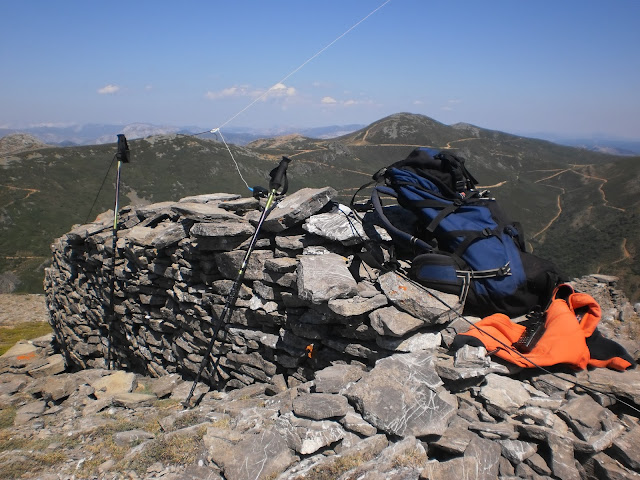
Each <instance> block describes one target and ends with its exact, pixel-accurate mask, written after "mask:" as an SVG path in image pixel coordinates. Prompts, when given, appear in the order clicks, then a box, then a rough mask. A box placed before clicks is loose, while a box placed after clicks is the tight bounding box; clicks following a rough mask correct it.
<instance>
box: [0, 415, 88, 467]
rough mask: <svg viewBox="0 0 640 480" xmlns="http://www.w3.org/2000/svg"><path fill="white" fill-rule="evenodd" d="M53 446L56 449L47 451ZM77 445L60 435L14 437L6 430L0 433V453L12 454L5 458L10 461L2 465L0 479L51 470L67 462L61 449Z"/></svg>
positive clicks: (74, 440)
mask: <svg viewBox="0 0 640 480" xmlns="http://www.w3.org/2000/svg"><path fill="white" fill-rule="evenodd" d="M3 411H4V410H3ZM14 414H15V411H14ZM53 444H56V445H57V447H56V448H52V449H49V446H50V445H53ZM78 444H79V441H78V440H77V439H70V438H69V437H67V436H62V435H54V436H52V437H49V438H46V439H42V438H28V437H24V436H21V435H14V434H13V433H12V432H10V431H7V430H5V431H0V452H12V453H11V457H7V458H10V460H9V461H6V462H4V463H3V465H2V470H0V479H15V478H22V477H23V476H24V475H26V474H31V475H32V474H36V473H38V472H40V471H42V470H46V469H51V468H52V467H55V466H56V465H59V464H61V463H64V462H66V461H67V459H68V458H67V455H66V454H65V453H64V448H63V447H73V446H77V445H78Z"/></svg>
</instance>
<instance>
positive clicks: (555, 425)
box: [0, 188, 640, 480]
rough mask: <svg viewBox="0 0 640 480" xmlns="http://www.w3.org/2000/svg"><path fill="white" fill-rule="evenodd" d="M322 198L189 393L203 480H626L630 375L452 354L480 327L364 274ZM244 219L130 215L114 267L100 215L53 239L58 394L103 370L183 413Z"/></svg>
mask: <svg viewBox="0 0 640 480" xmlns="http://www.w3.org/2000/svg"><path fill="white" fill-rule="evenodd" d="M335 195H336V192H335V190H333V189H331V188H324V189H303V190H300V191H298V192H295V193H293V194H292V195H290V196H288V197H286V198H284V199H283V200H282V201H281V202H280V203H279V204H278V205H277V207H276V208H275V209H274V211H272V212H271V214H270V215H269V217H268V219H267V220H266V222H265V223H264V225H263V230H261V235H260V238H259V240H258V242H257V249H256V250H255V251H254V252H253V255H252V256H251V259H250V263H249V268H248V270H247V275H246V278H245V282H244V284H243V286H242V289H241V291H240V295H239V298H238V302H237V304H236V308H235V310H234V314H233V315H232V316H231V318H230V320H229V321H228V323H226V324H225V325H222V328H220V329H219V332H218V336H217V342H216V343H215V345H214V349H213V357H214V358H213V360H212V361H211V362H210V366H209V368H208V369H206V370H205V372H204V374H203V377H202V378H203V382H204V383H205V384H207V385H211V386H213V387H214V389H213V390H212V391H209V387H208V386H207V385H199V386H198V389H197V390H196V392H197V397H198V399H199V400H200V404H199V407H198V408H200V409H201V410H202V409H203V408H204V409H205V410H207V412H209V413H208V414H207V415H209V416H211V415H214V416H215V417H216V418H217V417H219V416H220V415H223V416H225V417H226V418H228V419H229V421H228V422H227V423H226V427H225V428H221V427H219V426H212V425H210V426H209V427H208V428H207V433H206V435H204V437H203V440H204V444H205V446H206V450H207V455H206V461H207V462H210V463H209V464H208V465H210V466H211V468H214V470H213V471H215V472H217V473H216V474H215V475H214V474H213V473H212V474H211V475H213V476H210V477H207V478H225V479H258V478H260V479H263V478H264V479H267V478H269V479H276V478H278V479H281V480H285V479H301V478H317V479H320V478H344V479H351V478H353V479H355V478H371V479H384V478H397V479H418V478H420V479H440V478H443V479H444V478H456V477H457V478H482V479H484V478H487V479H488V478H497V477H501V478H561V479H579V478H638V477H639V475H638V474H637V473H636V472H640V452H639V450H638V449H637V448H636V446H637V444H638V440H640V423H639V421H638V413H637V412H638V410H637V408H638V407H639V406H640V375H639V374H638V371H637V370H632V371H627V372H614V371H610V370H606V369H596V370H591V371H583V372H572V371H566V370H565V369H562V368H559V369H555V370H554V372H552V373H550V372H542V371H538V370H534V369H524V370H523V369H519V368H516V367H515V366H512V365H509V364H504V363H500V362H495V361H492V359H491V357H489V356H487V355H486V351H485V350H484V349H483V348H470V347H464V348H463V349H461V350H459V351H457V352H455V354H452V353H451V352H449V351H448V349H447V347H448V346H449V345H450V343H451V341H452V340H453V337H454V336H455V334H456V332H458V331H461V330H466V329H467V328H469V323H468V321H471V322H473V321H476V320H477V319H473V318H470V317H466V320H465V319H464V318H463V317H462V316H461V315H460V310H461V305H460V304H459V302H458V298H457V297H456V296H453V295H446V294H443V293H441V292H434V291H427V290H425V289H423V288H421V287H419V286H416V285H414V284H412V283H411V282H410V281H408V280H406V279H405V278H403V277H402V276H401V275H399V274H398V273H396V272H383V271H380V270H379V269H377V268H376V267H375V262H372V261H370V259H369V258H368V252H370V249H367V248H363V246H364V242H365V241H366V240H368V239H374V240H376V242H374V244H375V245H376V246H377V247H376V248H379V249H380V250H379V251H377V252H376V253H377V254H380V255H386V254H388V251H387V250H386V249H385V248H383V247H381V246H380V245H383V244H384V241H385V240H388V238H386V237H385V232H384V231H383V230H381V229H380V228H378V227H377V226H376V225H375V222H373V221H372V220H371V219H370V218H369V217H368V216H365V217H364V221H363V222H362V223H360V222H359V221H358V220H357V219H356V218H355V216H354V215H353V213H351V212H350V211H349V210H348V209H346V208H345V207H344V206H341V205H338V204H336V203H335V202H333V201H332V198H333V197H334V196H335ZM390 214H392V212H390ZM259 215H260V212H259V202H258V200H255V199H252V198H248V199H247V198H240V197H238V196H236V195H228V194H213V195H201V196H197V197H189V198H184V199H182V200H180V201H178V202H166V203H159V204H155V205H150V206H144V207H128V208H127V209H125V210H124V211H123V212H122V216H121V222H120V226H119V231H118V239H117V245H116V249H117V251H116V255H115V257H116V261H115V265H113V262H112V259H113V257H114V252H113V251H112V235H113V232H112V221H113V220H112V218H113V214H111V215H104V217H105V218H103V219H101V218H98V219H97V220H96V222H94V223H91V224H88V225H82V226H76V227H74V229H73V230H72V231H71V232H69V233H68V234H66V235H64V236H63V237H61V238H60V239H58V240H57V241H56V242H55V243H54V244H53V245H52V251H53V264H52V266H51V267H50V268H48V269H47V272H46V278H45V290H46V297H47V304H48V307H49V310H50V314H51V324H52V326H53V329H54V335H55V340H56V345H57V348H58V349H59V350H60V352H61V356H62V357H63V358H64V362H65V364H66V368H67V371H73V370H79V372H78V373H76V374H74V373H70V374H67V375H78V374H79V373H80V372H82V371H84V370H89V369H93V370H94V371H100V372H102V373H101V374H100V375H101V376H108V374H109V371H108V370H105V366H106V363H105V359H106V358H109V357H111V358H113V360H114V363H115V365H117V368H118V371H121V370H125V371H128V372H136V373H137V374H138V375H143V376H146V377H151V378H157V379H162V378H172V379H175V378H181V379H182V380H181V381H182V385H183V387H181V388H180V389H179V392H180V393H179V395H180V396H186V394H187V391H188V388H187V385H188V382H189V379H191V380H192V379H193V378H194V377H195V374H196V372H197V371H198V369H199V367H200V364H201V361H202V359H203V356H204V355H205V352H206V348H207V345H208V344H209V342H210V340H211V336H212V335H213V333H214V331H215V329H216V321H217V318H218V315H220V312H221V310H222V308H223V305H224V302H225V300H226V297H227V295H228V294H229V291H230V287H231V285H232V283H233V280H234V279H235V277H236V275H237V272H238V269H239V267H240V262H241V261H242V259H243V257H244V253H245V251H246V248H247V245H248V240H249V239H250V237H251V236H252V235H253V234H254V232H255V224H256V223H257V219H258V217H259ZM109 217H111V219H110V218H109ZM112 272H115V276H112ZM112 278H113V280H114V282H113V284H112V283H111V282H112ZM594 281H595V280H594ZM112 285H113V292H114V300H115V301H114V302H113V305H114V308H113V310H114V315H113V318H110V314H111V307H110V305H111V303H112V302H111V297H110V292H111V291H112ZM45 363H46V362H45ZM41 368H46V366H45V367H41ZM0 373H1V372H0ZM556 375H557V376H556ZM560 376H561V377H562V378H559V377H560ZM0 380H2V379H1V378H0ZM575 381H578V382H580V385H576V384H575V383H573V382H575ZM172 382H174V383H175V380H172ZM47 388H48V387H47V385H44V384H43V385H42V386H41V389H44V390H46V389H47ZM132 388H134V387H132ZM132 388H131V389H129V391H131V390H132ZM590 388H594V389H597V392H595V391H593V390H590ZM85 390H87V391H88V387H86V388H85ZM165 390H166V391H165V392H164V393H165V394H169V393H171V390H170V389H165ZM32 392H36V389H33V388H32ZM177 392H178V389H177V388H176V390H175V391H173V393H171V395H172V396H175V395H177V394H178V393H177ZM236 392H237V393H236ZM33 394H35V393H33ZM73 395H76V394H73ZM73 395H72V396H73ZM87 395H88V396H89V398H90V397H91V395H90V394H87ZM95 395H97V390H96V393H95ZM614 395H615V396H614ZM64 398H65V396H62V397H61V399H60V400H59V402H58V403H60V402H63V403H62V404H61V405H64ZM181 399H182V398H181ZM85 402H86V401H85ZM220 402H222V403H220ZM225 402H226V403H225ZM45 404H46V402H45ZM45 408H47V407H46V406H45V407H43V408H42V409H43V410H45ZM58 408H60V407H58ZM130 408H133V407H131V406H130ZM211 412H214V413H211ZM215 412H218V413H215ZM136 448H137V449H140V448H142V446H138V447H136ZM323 472H324V474H323ZM327 472H329V473H327ZM323 475H325V476H323ZM101 478H102V477H101ZM104 478H109V477H106V476H105V477H104ZM114 478H115V477H114ZM149 478H169V477H160V476H158V477H153V476H150V477H149ZM177 478H179V477H177ZM184 478H188V477H184ZM189 478H190V477H189Z"/></svg>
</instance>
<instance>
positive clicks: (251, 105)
mask: <svg viewBox="0 0 640 480" xmlns="http://www.w3.org/2000/svg"><path fill="white" fill-rule="evenodd" d="M390 1H391V0H386V1H385V2H384V3H382V4H381V5H379V6H378V7H376V8H374V9H373V10H372V11H371V12H369V13H368V14H367V15H366V16H365V17H363V18H362V19H361V20H359V21H358V22H356V23H355V24H353V25H352V26H351V27H349V28H348V29H347V30H345V31H344V32H343V33H342V34H341V35H339V36H338V37H336V38H335V39H334V40H333V41H332V42H330V43H329V44H327V45H326V46H324V47H323V48H321V49H320V50H318V51H317V52H316V53H315V54H313V55H312V56H311V57H309V58H308V59H307V60H305V61H304V62H302V63H301V64H300V65H299V66H298V67H296V68H295V69H293V70H292V71H291V72H289V73H288V74H287V75H285V76H284V77H282V79H280V81H279V82H276V83H274V84H273V85H272V86H271V87H269V89H268V90H266V91H265V92H264V93H262V95H260V96H259V97H257V98H255V99H254V100H253V101H252V102H251V103H249V104H248V105H247V106H246V107H244V108H243V109H242V110H240V111H239V112H238V113H236V114H235V115H233V116H232V117H231V118H229V119H228V120H226V121H225V122H224V123H223V124H221V125H220V126H219V127H218V129H220V128H222V127H224V126H225V125H227V124H228V123H229V122H231V121H232V120H234V119H236V118H237V117H239V116H240V115H242V114H243V113H244V112H246V111H247V110H248V109H250V108H251V107H253V106H254V105H255V104H256V103H258V102H259V101H260V100H262V99H263V98H265V97H266V96H267V95H268V94H269V92H270V91H271V90H273V89H274V88H275V87H277V86H278V85H280V84H282V83H284V82H285V81H286V80H287V79H288V78H289V77H291V76H292V75H294V74H295V73H297V72H299V71H300V70H301V69H302V68H303V67H304V66H305V65H307V64H308V63H309V62H311V61H312V60H313V59H315V58H316V57H318V56H320V55H321V54H322V53H323V52H324V51H325V50H327V49H329V48H330V47H331V46H332V45H333V44H335V43H336V42H338V41H339V40H340V39H341V38H343V37H344V36H345V35H347V34H348V33H349V32H351V31H352V30H353V29H354V28H356V27H357V26H358V25H360V24H361V23H362V22H364V21H365V20H366V19H368V18H369V17H370V16H371V15H373V14H374V13H376V12H377V11H378V10H380V9H381V8H382V7H384V6H385V5H386V4H387V3H389V2H390ZM203 133H206V132H203Z"/></svg>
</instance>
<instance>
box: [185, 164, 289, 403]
mask: <svg viewBox="0 0 640 480" xmlns="http://www.w3.org/2000/svg"><path fill="white" fill-rule="evenodd" d="M290 161H291V160H290V159H289V158H287V157H282V160H281V161H280V163H279V164H278V166H277V167H276V168H274V169H273V170H271V172H270V173H269V175H270V177H271V180H270V181H269V190H268V193H267V190H266V189H265V188H262V187H254V188H253V189H252V191H253V195H254V196H255V197H256V198H258V197H265V196H266V197H267V201H266V205H265V207H264V210H263V211H262V215H261V216H260V220H259V221H258V225H257V226H256V230H255V232H254V233H253V236H252V237H251V241H250V242H249V247H248V248H247V252H246V253H245V255H244V258H243V260H242V264H241V266H240V269H239V270H238V275H237V277H236V279H235V281H234V282H233V285H232V287H231V290H230V291H229V295H228V296H227V300H226V302H225V304H224V308H223V309H222V313H221V314H220V317H219V318H218V323H217V325H216V327H215V328H214V331H213V334H212V335H211V340H210V342H209V345H208V346H207V351H206V353H205V355H204V358H203V359H202V362H201V363H200V368H199V369H198V373H197V375H196V378H195V380H194V381H193V385H191V390H190V391H189V395H187V398H186V399H185V400H184V402H183V406H184V407H185V408H188V407H189V405H190V402H191V398H192V397H193V393H194V392H195V389H196V386H197V384H198V382H199V381H200V377H201V376H202V372H204V369H205V368H206V367H207V366H208V365H209V363H210V362H211V352H212V351H213V346H214V344H215V342H216V338H217V336H218V332H219V331H220V329H221V328H222V326H223V325H224V324H225V323H226V320H227V318H228V317H230V316H231V314H232V313H233V309H234V307H235V303H236V300H237V298H238V293H239V292H240V287H241V286H242V282H243V280H244V276H245V273H246V271H247V266H248V264H249V258H250V257H251V253H252V252H253V249H254V247H255V245H256V242H257V241H258V235H259V233H260V229H261V227H262V224H263V223H264V221H265V220H266V218H267V217H268V216H269V214H270V213H271V210H273V208H274V207H275V206H276V204H277V202H276V197H278V196H282V195H284V194H285V193H287V190H288V187H289V184H288V181H287V167H288V165H289V162H290ZM225 333H226V329H223V338H222V341H223V342H224V335H225ZM219 363H220V356H218V359H217V361H216V363H215V364H214V368H213V374H212V376H213V378H215V376H216V372H217V369H218V365H219Z"/></svg>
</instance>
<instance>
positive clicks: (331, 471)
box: [304, 455, 368, 480]
mask: <svg viewBox="0 0 640 480" xmlns="http://www.w3.org/2000/svg"><path fill="white" fill-rule="evenodd" d="M367 460H368V459H367V458H366V457H365V456H364V455H346V456H344V457H342V456H341V457H337V458H336V459H335V460H333V461H331V462H327V463H325V464H323V465H318V466H315V467H313V468H312V469H311V470H310V471H309V472H308V473H307V474H306V476H305V477H304V478H305V480H330V479H334V478H338V477H339V476H340V475H342V474H344V473H346V472H348V471H349V470H353V469H354V468H357V467H359V466H360V465H362V464H363V463H364V462H366V461H367Z"/></svg>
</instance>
